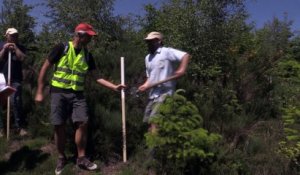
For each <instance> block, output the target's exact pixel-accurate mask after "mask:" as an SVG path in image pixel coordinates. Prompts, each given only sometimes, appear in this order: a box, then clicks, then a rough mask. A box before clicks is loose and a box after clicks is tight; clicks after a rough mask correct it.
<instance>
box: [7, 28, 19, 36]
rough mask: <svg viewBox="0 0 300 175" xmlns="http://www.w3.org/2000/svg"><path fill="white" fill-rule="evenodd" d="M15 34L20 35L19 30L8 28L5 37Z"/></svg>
mask: <svg viewBox="0 0 300 175" xmlns="http://www.w3.org/2000/svg"><path fill="white" fill-rule="evenodd" d="M15 33H18V30H17V29H15V28H8V29H7V30H6V33H5V36H6V35H12V34H15Z"/></svg>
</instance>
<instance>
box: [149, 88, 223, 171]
mask: <svg viewBox="0 0 300 175" xmlns="http://www.w3.org/2000/svg"><path fill="white" fill-rule="evenodd" d="M179 92H180V91H177V92H176V93H175V94H174V95H173V96H169V97H167V98H166V100H165V102H164V104H162V105H161V106H160V107H159V110H158V114H157V115H156V116H154V117H153V118H151V120H150V122H151V123H153V124H156V125H157V126H158V128H159V129H158V132H156V133H150V132H149V133H146V134H145V136H146V144H147V145H148V146H149V147H150V148H152V149H153V151H154V157H155V158H156V160H157V161H158V165H159V166H160V168H158V171H161V172H166V173H167V174H174V173H178V172H183V171H184V170H185V168H186V167H187V165H188V163H191V162H192V160H199V161H200V162H201V161H211V160H212V158H213V157H214V156H215V150H213V149H212V148H213V146H214V145H215V144H216V143H217V142H218V141H219V140H220V139H221V136H220V135H218V134H214V133H208V131H207V130H205V129H204V128H202V123H203V121H202V117H201V116H200V115H199V111H198V109H197V108H196V106H195V105H193V104H192V103H191V102H190V101H188V100H187V99H186V98H185V97H184V96H182V95H180V94H179ZM189 166H190V165H189ZM195 166H198V167H199V164H195ZM175 167H176V168H175ZM176 169H177V170H176ZM186 171H187V170H186Z"/></svg>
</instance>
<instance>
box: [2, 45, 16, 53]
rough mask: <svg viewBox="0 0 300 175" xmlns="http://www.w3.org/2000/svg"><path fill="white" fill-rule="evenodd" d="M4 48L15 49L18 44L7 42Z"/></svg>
mask: <svg viewBox="0 0 300 175" xmlns="http://www.w3.org/2000/svg"><path fill="white" fill-rule="evenodd" d="M3 47H4V49H6V50H7V49H8V50H11V51H13V50H15V48H16V44H15V43H6V44H4V46H3Z"/></svg>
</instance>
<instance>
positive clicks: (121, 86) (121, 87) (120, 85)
mask: <svg viewBox="0 0 300 175" xmlns="http://www.w3.org/2000/svg"><path fill="white" fill-rule="evenodd" d="M126 87H127V86H126V85H123V84H118V85H117V86H116V87H115V88H114V91H120V90H122V89H125V88H126Z"/></svg>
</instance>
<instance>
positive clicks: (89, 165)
mask: <svg viewBox="0 0 300 175" xmlns="http://www.w3.org/2000/svg"><path fill="white" fill-rule="evenodd" d="M77 166H78V167H79V168H81V169H85V170H90V171H92V170H96V169H97V168H98V166H97V164H95V163H93V162H91V161H89V159H87V158H86V157H85V156H84V157H78V158H77Z"/></svg>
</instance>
